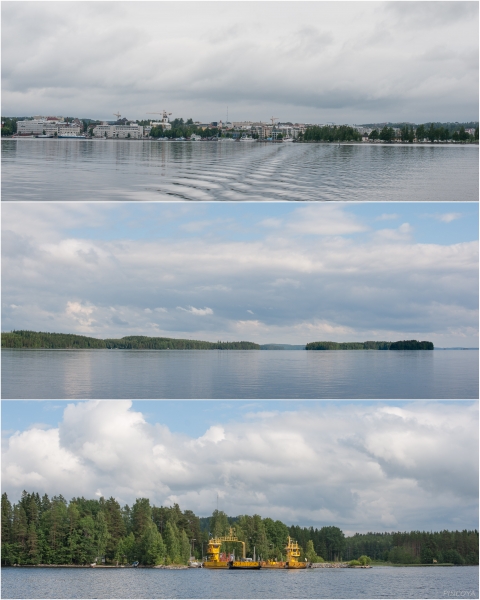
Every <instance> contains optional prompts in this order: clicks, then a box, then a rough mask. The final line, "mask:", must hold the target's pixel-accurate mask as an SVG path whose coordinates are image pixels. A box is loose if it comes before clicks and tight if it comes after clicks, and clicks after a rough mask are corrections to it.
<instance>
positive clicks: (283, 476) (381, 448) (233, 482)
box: [2, 400, 478, 534]
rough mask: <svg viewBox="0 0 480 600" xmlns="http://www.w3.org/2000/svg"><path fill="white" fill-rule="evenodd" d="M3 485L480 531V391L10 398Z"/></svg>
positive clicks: (308, 518)
mask: <svg viewBox="0 0 480 600" xmlns="http://www.w3.org/2000/svg"><path fill="white" fill-rule="evenodd" d="M2 427H3V432H2V491H5V492H7V494H8V496H9V498H10V499H11V500H13V501H15V500H18V498H19V497H20V495H21V492H22V490H23V489H26V490H28V491H37V492H39V493H40V494H43V493H47V494H49V495H54V494H60V493H61V494H63V495H64V496H65V497H66V498H71V497H73V496H85V497H87V498H95V497H97V498H98V497H100V496H102V495H103V496H105V497H110V496H114V497H115V498H117V500H118V501H119V502H120V503H121V504H122V505H123V504H124V503H129V504H132V503H133V502H134V501H135V498H138V497H148V498H150V500H151V502H152V503H153V504H155V505H157V506H159V505H172V504H173V503H174V502H178V503H179V505H180V507H181V508H182V509H183V510H185V509H190V510H193V511H195V512H196V513H197V514H199V515H200V516H208V515H210V514H211V513H212V511H213V510H214V509H215V508H216V504H217V495H218V498H219V506H220V508H221V509H222V510H224V511H225V512H227V514H229V515H238V514H255V513H257V514H260V515H261V516H263V517H267V516H268V517H271V518H273V519H277V518H278V519H281V520H283V521H284V522H286V523H298V524H300V525H302V526H310V525H312V526H315V527H321V526H323V525H336V526H339V527H341V528H342V529H343V530H344V531H345V532H347V533H350V534H352V533H354V532H355V531H358V532H367V531H392V530H393V531H398V530H407V531H408V530H417V529H419V530H437V531H438V530H442V529H460V530H461V529H464V528H468V529H473V528H474V527H476V526H477V523H478V402H472V401H469V402H462V401H456V402H435V401H429V402H419V401H416V402H395V401H388V402H382V401H377V402H365V401H361V402H352V401H344V402H321V401H312V402H298V401H286V402H276V401H270V402H241V401H238V402H230V401H206V402H203V401H198V402H195V401H176V402H169V401H134V402H131V401H129V400H117V401H83V402H71V401H69V402H59V401H50V402H46V401H41V402H32V401H20V402H18V401H16V402H8V401H3V402H2Z"/></svg>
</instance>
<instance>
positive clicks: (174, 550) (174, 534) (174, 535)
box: [165, 521, 181, 563]
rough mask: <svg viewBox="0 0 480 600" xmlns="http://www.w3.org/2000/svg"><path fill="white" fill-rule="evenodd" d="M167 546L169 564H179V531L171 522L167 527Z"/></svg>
mask: <svg viewBox="0 0 480 600" xmlns="http://www.w3.org/2000/svg"><path fill="white" fill-rule="evenodd" d="M165 546H166V548H167V561H168V562H169V563H179V562H180V560H181V556H180V543H179V539H178V530H177V528H176V526H175V525H172V523H171V522H170V521H168V522H167V524H166V526H165Z"/></svg>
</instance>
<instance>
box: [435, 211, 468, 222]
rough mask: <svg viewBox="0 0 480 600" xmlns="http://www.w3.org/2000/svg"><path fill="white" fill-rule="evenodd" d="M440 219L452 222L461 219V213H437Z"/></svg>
mask: <svg viewBox="0 0 480 600" xmlns="http://www.w3.org/2000/svg"><path fill="white" fill-rule="evenodd" d="M437 218H438V220H439V221H442V222H443V223H451V222H452V221H456V220H457V219H461V218H462V215H461V213H444V214H442V215H437Z"/></svg>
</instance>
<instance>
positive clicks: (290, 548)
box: [285, 536, 308, 569]
mask: <svg viewBox="0 0 480 600" xmlns="http://www.w3.org/2000/svg"><path fill="white" fill-rule="evenodd" d="M285 550H286V552H287V562H286V564H285V568H286V569H306V568H307V564H308V563H307V560H306V559H305V562H299V561H298V560H297V558H298V557H299V556H300V546H299V545H298V542H296V541H295V540H293V539H292V538H291V537H290V536H288V541H287V545H286V546H285Z"/></svg>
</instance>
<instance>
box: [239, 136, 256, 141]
mask: <svg viewBox="0 0 480 600" xmlns="http://www.w3.org/2000/svg"><path fill="white" fill-rule="evenodd" d="M240 141H241V142H254V141H255V140H254V139H253V138H252V136H251V135H245V134H243V135H242V137H241V138H240Z"/></svg>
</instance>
